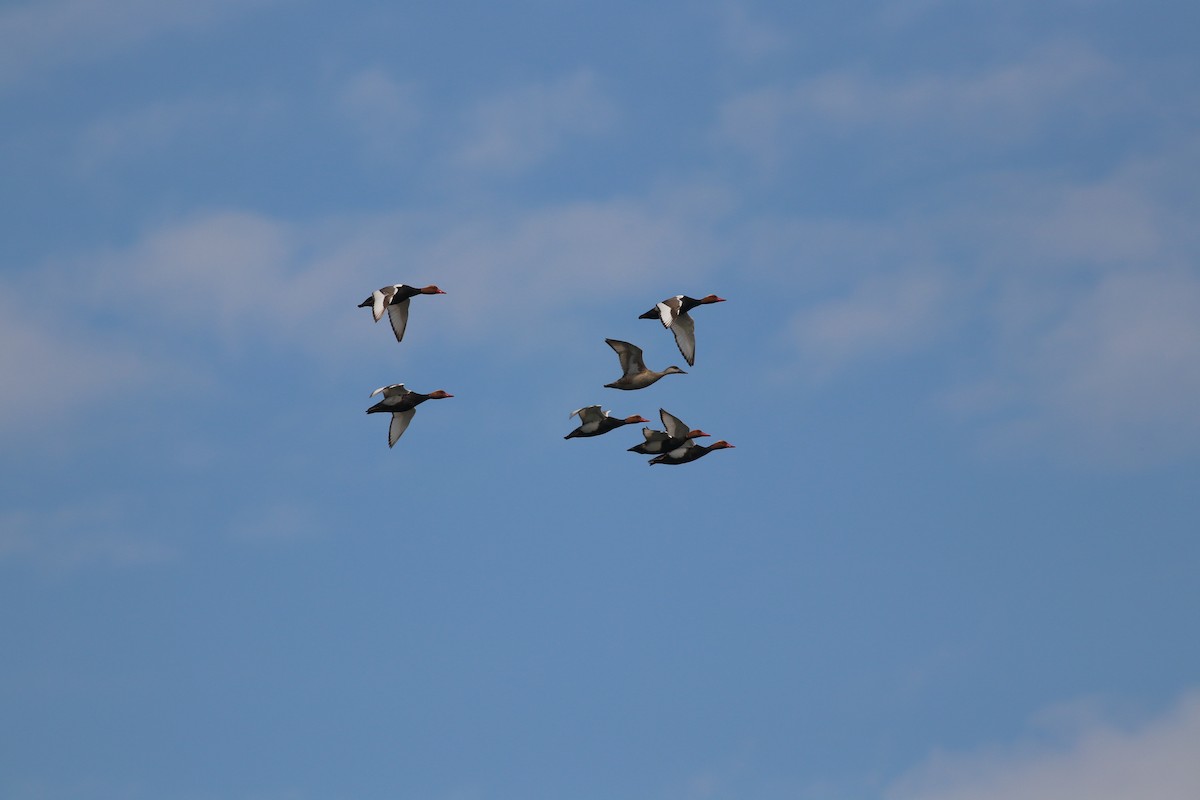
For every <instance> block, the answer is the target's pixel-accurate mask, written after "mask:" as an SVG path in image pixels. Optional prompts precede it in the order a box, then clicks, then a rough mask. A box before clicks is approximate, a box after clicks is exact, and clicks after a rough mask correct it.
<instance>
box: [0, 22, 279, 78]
mask: <svg viewBox="0 0 1200 800" xmlns="http://www.w3.org/2000/svg"><path fill="white" fill-rule="evenodd" d="M277 1H278V0H209V1H208V2H204V3H161V2H156V0H47V1H46V2H26V3H25V4H23V5H18V6H10V7H9V8H6V9H4V10H3V11H0V87H3V86H7V85H12V84H14V83H16V82H17V81H19V80H21V79H22V78H23V77H25V76H27V75H28V74H30V73H32V72H36V71H39V70H44V69H48V68H52V67H56V66H60V65H65V64H72V63H80V62H85V61H88V60H91V59H95V58H99V57H102V56H105V55H108V54H110V53H113V52H118V51H120V50H122V49H123V48H126V47H130V46H133V45H136V44H138V43H140V42H143V41H145V40H148V39H151V38H153V37H155V36H158V35H161V34H166V33H171V32H174V31H180V30H189V29H195V28H202V27H205V26H207V25H211V24H213V23H216V22H219V21H220V20H222V19H224V18H226V17H230V16H234V15H236V14H241V13H245V12H246V11H248V10H251V9H254V8H256V7H260V6H263V5H265V4H267V3H271V2H277Z"/></svg>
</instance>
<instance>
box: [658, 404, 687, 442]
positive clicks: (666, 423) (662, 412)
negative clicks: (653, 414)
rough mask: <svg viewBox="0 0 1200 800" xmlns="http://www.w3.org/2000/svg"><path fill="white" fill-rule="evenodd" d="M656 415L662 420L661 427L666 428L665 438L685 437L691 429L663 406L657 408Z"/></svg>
mask: <svg viewBox="0 0 1200 800" xmlns="http://www.w3.org/2000/svg"><path fill="white" fill-rule="evenodd" d="M658 416H659V418H660V419H661V420H662V424H663V428H665V429H666V432H667V438H671V439H686V438H687V435H688V431H690V430H691V428H689V427H688V426H687V425H685V424H684V423H683V420H681V419H680V418H679V417H677V416H675V415H674V414H672V413H671V412H669V411H667V410H666V409H665V408H660V409H659V410H658Z"/></svg>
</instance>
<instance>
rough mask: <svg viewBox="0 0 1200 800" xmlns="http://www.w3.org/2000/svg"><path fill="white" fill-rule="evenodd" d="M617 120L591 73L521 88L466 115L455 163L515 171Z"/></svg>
mask: <svg viewBox="0 0 1200 800" xmlns="http://www.w3.org/2000/svg"><path fill="white" fill-rule="evenodd" d="M616 116H617V112H616V107H615V106H614V104H613V103H612V101H610V100H609V99H608V98H607V97H606V96H605V94H604V92H603V91H602V90H601V87H600V85H599V82H598V81H597V80H596V77H595V76H594V75H593V74H592V73H590V72H586V71H585V72H578V73H575V74H574V75H570V76H568V77H565V78H561V79H559V80H557V81H553V82H549V83H538V84H533V85H529V86H523V87H520V88H517V89H513V90H510V91H507V92H504V93H501V94H499V95H497V96H495V97H491V98H488V99H486V100H483V101H481V102H479V103H478V104H476V105H475V106H474V107H473V108H472V109H470V110H469V111H468V113H467V116H466V128H467V134H466V140H465V142H464V143H463V144H462V145H461V146H460V147H459V150H458V152H457V155H456V156H455V159H454V160H455V163H457V164H458V165H459V166H461V167H465V168H468V169H481V170H487V171H498V172H519V171H521V170H523V169H526V168H528V167H530V166H532V165H534V164H536V163H538V162H539V161H542V160H544V159H546V158H548V157H549V156H550V155H552V154H553V153H554V152H555V151H556V150H558V149H559V148H560V147H561V146H562V145H563V143H564V141H565V140H567V139H568V138H570V137H575V136H599V135H601V134H603V133H606V132H607V131H609V130H610V129H611V128H612V126H613V125H614V124H615V121H616Z"/></svg>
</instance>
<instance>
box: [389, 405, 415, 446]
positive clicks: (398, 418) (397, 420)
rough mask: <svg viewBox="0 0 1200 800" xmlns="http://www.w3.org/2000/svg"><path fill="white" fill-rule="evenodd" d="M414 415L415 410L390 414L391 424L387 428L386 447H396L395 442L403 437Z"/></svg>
mask: <svg viewBox="0 0 1200 800" xmlns="http://www.w3.org/2000/svg"><path fill="white" fill-rule="evenodd" d="M416 413H417V410H416V409H415V408H410V409H409V410H408V411H393V412H392V424H391V425H389V426H388V447H395V446H396V442H398V441H400V437H401V436H403V435H404V431H405V430H406V429H407V428H408V423H410V422H412V418H413V415H414V414H416Z"/></svg>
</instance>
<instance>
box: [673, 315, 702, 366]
mask: <svg viewBox="0 0 1200 800" xmlns="http://www.w3.org/2000/svg"><path fill="white" fill-rule="evenodd" d="M671 333H673V334H675V345H676V346H677V347H678V348H679V353H680V354H681V355H682V356H683V358H684V360H685V361H687V363H688V366H689V367H694V366H696V322H695V320H693V319H692V316H691V315H690V314H680V315H679V316H677V317H675V321H674V322H673V323H671Z"/></svg>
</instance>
